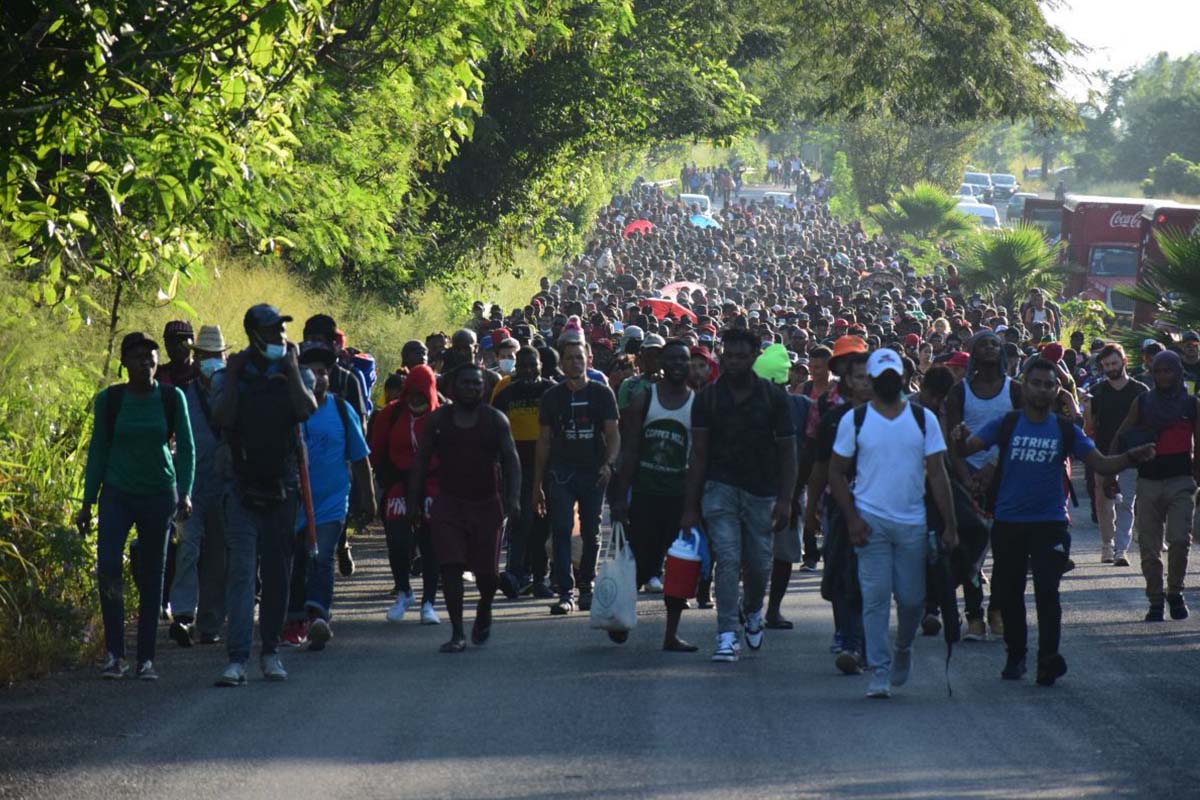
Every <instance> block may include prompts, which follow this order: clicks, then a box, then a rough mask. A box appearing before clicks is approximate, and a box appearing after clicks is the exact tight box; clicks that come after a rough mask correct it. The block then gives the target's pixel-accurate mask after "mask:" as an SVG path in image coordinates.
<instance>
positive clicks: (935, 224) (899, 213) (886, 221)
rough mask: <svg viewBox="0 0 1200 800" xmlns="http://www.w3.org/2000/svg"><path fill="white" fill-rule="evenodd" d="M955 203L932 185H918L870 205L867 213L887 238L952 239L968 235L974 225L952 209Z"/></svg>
mask: <svg viewBox="0 0 1200 800" xmlns="http://www.w3.org/2000/svg"><path fill="white" fill-rule="evenodd" d="M957 205H958V200H957V199H955V198H954V197H951V196H950V195H948V194H946V193H945V192H943V191H942V190H941V189H939V188H938V187H937V186H934V185H933V184H932V183H923V182H922V183H918V184H917V185H915V186H913V187H912V188H911V189H910V188H907V187H906V188H904V189H901V190H900V191H899V192H897V193H896V194H894V195H893V196H892V199H891V200H889V201H888V202H886V203H883V204H882V205H876V206H871V207H870V208H869V209H867V214H869V215H870V217H871V218H872V219H873V220H875V222H877V223H878V224H879V227H880V228H882V229H883V232H884V233H885V234H887V235H888V236H893V237H900V238H911V239H914V240H918V241H919V240H924V241H926V242H928V241H930V240H937V239H953V238H955V237H958V236H962V235H964V234H967V233H970V232H971V231H973V230H974V229H975V223H974V221H973V220H972V219H971V217H969V216H968V215H966V214H963V213H961V212H959V211H957V210H955V206H957Z"/></svg>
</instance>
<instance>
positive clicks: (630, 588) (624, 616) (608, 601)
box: [591, 522, 637, 633]
mask: <svg viewBox="0 0 1200 800" xmlns="http://www.w3.org/2000/svg"><path fill="white" fill-rule="evenodd" d="M635 625H637V562H636V561H634V558H633V549H632V548H631V547H630V546H629V542H628V541H627V540H626V539H625V526H624V525H622V524H621V523H620V522H613V550H612V557H611V558H609V559H608V561H605V562H604V563H603V564H602V565H601V566H600V570H599V571H598V573H597V574H596V585H595V587H594V589H593V591H592V611H591V626H592V627H593V628H600V629H602V630H606V631H608V632H609V633H624V632H627V631H631V630H633V627H634V626H635Z"/></svg>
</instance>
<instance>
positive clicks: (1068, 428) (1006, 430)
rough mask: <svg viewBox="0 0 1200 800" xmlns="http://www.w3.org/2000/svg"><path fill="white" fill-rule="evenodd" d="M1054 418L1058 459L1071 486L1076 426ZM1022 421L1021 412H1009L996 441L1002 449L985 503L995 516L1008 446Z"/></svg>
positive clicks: (1061, 418)
mask: <svg viewBox="0 0 1200 800" xmlns="http://www.w3.org/2000/svg"><path fill="white" fill-rule="evenodd" d="M1052 416H1053V417H1054V420H1055V422H1057V423H1058V444H1059V448H1060V449H1059V455H1058V458H1059V460H1060V461H1062V465H1063V480H1064V481H1066V482H1067V484H1068V485H1069V484H1070V480H1071V475H1070V473H1069V472H1068V471H1067V458H1068V456H1069V455H1070V454H1071V452H1072V451H1073V450H1074V449H1075V425H1074V424H1073V423H1072V422H1071V421H1070V420H1067V419H1064V418H1063V417H1060V416H1059V415H1058V414H1053V415H1052ZM1020 419H1021V412H1020V411H1009V412H1008V413H1007V414H1005V415H1004V419H1003V420H1001V422H1000V433H999V436H998V437H997V440H996V446H997V447H999V448H1000V458H999V460H998V461H997V462H996V471H995V474H994V475H993V476H992V483H991V485H990V486H988V490H987V497H986V499H985V501H984V504H985V505H984V508H985V509H986V510H987V511H989V512H991V513H993V514H994V513H995V511H996V497H997V495H998V494H999V493H1000V481H1001V480H1002V479H1003V478H1004V462H1005V460H1006V459H1007V458H1008V446H1009V445H1010V444H1011V443H1012V437H1013V432H1014V431H1015V430H1016V429H1017V422H1018V421H1019V420H1020Z"/></svg>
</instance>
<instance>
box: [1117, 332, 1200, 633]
mask: <svg viewBox="0 0 1200 800" xmlns="http://www.w3.org/2000/svg"><path fill="white" fill-rule="evenodd" d="M1150 374H1151V375H1152V376H1153V378H1154V388H1153V389H1152V390H1150V391H1148V392H1145V393H1143V394H1142V395H1140V396H1139V397H1138V399H1137V401H1136V402H1134V404H1133V405H1132V406H1130V408H1129V416H1127V417H1126V418H1125V421H1124V422H1123V423H1121V427H1120V428H1119V429H1118V430H1117V434H1116V441H1118V442H1121V441H1122V438H1121V437H1122V436H1123V435H1125V434H1126V433H1128V437H1127V440H1126V442H1127V443H1129V440H1133V441H1136V442H1141V441H1151V442H1153V443H1154V444H1155V445H1156V447H1157V455H1156V456H1155V458H1154V459H1153V460H1151V461H1149V462H1148V463H1145V464H1142V465H1140V466H1139V467H1138V481H1137V506H1136V514H1137V523H1136V524H1137V535H1138V547H1139V548H1140V549H1141V556H1142V575H1143V576H1144V577H1145V579H1146V597H1147V598H1148V599H1149V600H1150V610H1149V611H1147V612H1146V621H1147V622H1162V621H1163V600H1164V594H1163V564H1162V549H1163V539H1164V534H1165V539H1166V544H1167V585H1166V596H1165V599H1166V602H1167V604H1168V605H1170V607H1171V619H1186V618H1187V616H1188V608H1187V604H1186V603H1184V601H1183V581H1184V577H1185V576H1186V575H1187V565H1188V548H1189V547H1190V546H1191V543H1192V535H1191V527H1192V511H1193V510H1194V507H1195V496H1196V480H1197V474H1198V473H1200V461H1197V460H1196V459H1195V452H1196V448H1197V446H1200V414H1197V402H1198V401H1197V399H1196V397H1195V396H1193V395H1189V394H1188V393H1187V388H1186V387H1185V386H1184V384H1183V364H1182V363H1181V362H1180V359H1179V356H1178V354H1176V353H1173V352H1171V351H1170V350H1164V351H1163V352H1161V353H1159V354H1158V355H1156V356H1155V357H1154V361H1153V362H1152V363H1151V365H1150Z"/></svg>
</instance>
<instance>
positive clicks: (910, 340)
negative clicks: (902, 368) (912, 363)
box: [904, 333, 921, 347]
mask: <svg viewBox="0 0 1200 800" xmlns="http://www.w3.org/2000/svg"><path fill="white" fill-rule="evenodd" d="M904 346H905V347H920V346H921V337H920V336H918V335H917V334H915V333H909V334H906V335H905V337H904Z"/></svg>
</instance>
